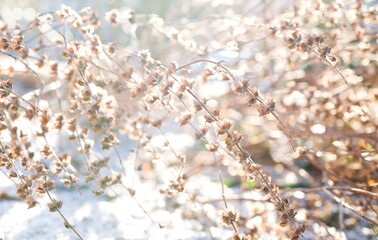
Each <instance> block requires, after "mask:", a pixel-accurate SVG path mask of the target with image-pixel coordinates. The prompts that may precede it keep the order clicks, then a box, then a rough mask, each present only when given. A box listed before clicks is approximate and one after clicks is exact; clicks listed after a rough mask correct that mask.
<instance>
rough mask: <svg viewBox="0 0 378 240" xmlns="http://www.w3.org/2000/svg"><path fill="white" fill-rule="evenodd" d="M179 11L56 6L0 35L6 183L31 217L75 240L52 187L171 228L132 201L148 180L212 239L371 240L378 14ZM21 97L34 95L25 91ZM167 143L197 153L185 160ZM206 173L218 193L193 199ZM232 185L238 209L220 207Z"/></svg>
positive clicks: (368, 8)
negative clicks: (358, 237)
mask: <svg viewBox="0 0 378 240" xmlns="http://www.w3.org/2000/svg"><path fill="white" fill-rule="evenodd" d="M211 3H213V5H212V7H208V8H203V6H208V5H209V4H211ZM181 4H182V5H181V6H180V7H179V6H177V8H179V9H180V11H174V12H172V13H170V14H171V15H170V21H169V20H164V19H163V18H161V17H159V16H157V15H145V14H139V13H138V12H136V11H135V10H130V9H129V10H122V11H121V10H111V11H109V12H108V13H106V14H105V16H98V14H97V13H96V12H95V11H93V10H91V9H89V8H85V9H83V10H80V11H74V10H73V9H72V8H70V7H68V6H62V8H61V9H59V10H58V11H56V12H50V13H42V14H40V15H38V17H37V18H35V19H34V20H33V21H31V22H29V23H28V24H26V25H20V26H18V25H17V26H14V27H8V25H7V23H6V22H1V23H0V38H1V39H0V49H1V50H0V56H1V57H2V59H6V61H8V62H10V63H11V64H10V65H9V66H8V67H6V68H5V67H4V66H2V68H1V83H0V98H1V99H0V111H1V117H0V131H1V139H0V150H1V152H0V154H1V155H0V156H1V157H0V169H1V171H2V172H3V173H4V174H6V175H7V176H8V178H9V179H11V180H12V181H13V182H14V184H15V187H16V188H17V194H18V197H19V198H20V199H22V200H25V201H26V203H27V204H28V207H29V208H33V207H35V206H36V205H38V204H39V203H38V198H39V197H41V196H44V195H47V196H48V198H49V199H50V203H48V208H49V210H50V212H57V213H58V214H59V215H60V216H61V218H62V219H63V223H64V226H65V227H66V228H68V229H70V230H71V231H72V232H73V233H74V234H75V235H76V236H77V238H79V239H84V238H85V237H84V236H82V235H81V234H80V233H79V231H78V230H77V228H76V227H75V225H76V224H72V223H70V221H69V219H67V218H66V217H65V215H64V212H65V209H64V202H62V201H60V200H59V199H55V198H54V196H53V195H52V194H51V192H53V191H54V190H55V189H56V187H57V185H62V186H64V187H66V188H73V189H76V190H77V191H78V192H80V189H81V188H82V187H83V186H90V187H91V188H92V190H93V193H94V196H103V195H106V194H110V193H111V194H113V195H115V196H118V197H124V196H128V197H131V198H133V199H134V200H135V201H136V203H137V204H138V206H139V207H140V208H141V210H142V211H143V212H144V213H145V215H146V217H148V218H149V219H150V220H151V221H152V222H153V223H156V225H157V226H159V227H160V228H164V227H165V224H164V221H161V220H160V219H157V218H156V217H155V216H154V213H153V211H149V210H146V209H145V207H144V206H143V204H142V203H141V202H140V199H139V198H138V193H139V192H141V191H144V187H143V183H144V182H148V181H149V180H150V179H154V181H155V182H156V183H157V184H159V188H158V189H156V193H159V194H161V196H163V197H164V199H165V200H166V201H167V204H168V202H171V201H175V200H177V199H178V197H179V196H185V197H186V202H185V204H183V203H182V202H181V203H180V202H179V201H177V202H176V205H175V206H176V207H177V208H183V209H185V208H186V207H187V206H186V205H193V204H194V205H196V206H199V207H200V208H202V211H203V213H198V212H197V213H193V214H197V215H196V216H195V217H194V218H196V219H198V221H200V222H201V223H202V224H203V229H210V228H211V227H214V226H215V227H216V228H229V229H232V231H233V233H232V236H230V237H231V238H232V239H269V238H272V237H278V238H279V239H283V238H291V239H311V238H317V239H327V238H334V239H336V238H340V239H342V237H343V236H346V234H347V230H350V229H352V230H354V231H357V232H359V234H362V232H363V233H364V234H365V235H366V236H367V237H370V238H371V239H373V237H374V235H376V231H377V227H378V221H377V220H376V219H377V215H378V212H377V211H378V208H377V197H378V195H377V192H378V154H377V146H378V145H377V143H378V135H377V132H378V130H377V128H378V115H377V112H378V106H377V99H378V90H377V89H378V88H377V83H378V82H377V81H376V80H377V79H378V77H377V76H378V65H377V59H376V56H377V50H378V47H377V46H378V45H377V41H378V38H377V36H378V34H377V28H376V25H377V22H378V21H377V15H378V14H377V13H378V8H377V6H376V5H374V4H371V3H370V2H368V1H357V2H356V3H353V4H346V3H345V4H344V3H338V2H337V3H333V2H332V1H299V2H297V1H295V2H294V3H293V6H291V7H288V6H283V5H282V6H281V5H280V4H277V6H276V7H275V8H270V5H269V4H268V3H265V2H264V1H261V2H260V3H259V4H257V5H256V4H255V3H251V2H249V1H240V4H241V5H242V6H245V10H243V11H241V9H239V8H233V7H232V6H230V5H227V4H225V3H220V4H218V5H217V4H215V1H214V2H213V1H209V2H207V1H205V2H204V3H190V1H189V2H185V3H181ZM256 8H257V9H259V10H261V13H258V14H254V15H253V16H252V15H251V14H250V13H251V10H252V9H256ZM194 12H198V13H199V14H200V15H201V16H205V17H203V18H195V17H193V16H192V15H193V13H194ZM218 12H224V13H227V14H225V15H223V16H219V15H218V14H217V13H218ZM121 28H122V29H123V30H125V29H126V30H125V31H124V34H125V36H123V37H122V39H123V40H124V41H119V40H118V39H116V38H115V39H113V40H114V41H105V40H103V39H105V36H103V35H102V34H101V30H102V29H114V31H118V30H119V29H121ZM136 29H138V32H136ZM125 39H126V40H125ZM125 43H126V44H125ZM235 56H236V57H235ZM189 59H191V60H189ZM25 82H29V85H30V86H33V87H32V88H33V89H31V90H30V91H28V92H22V91H24V90H17V89H19V86H21V85H22V84H23V83H25ZM16 85H17V87H15V86H16ZM172 133H174V134H184V135H185V136H187V138H189V139H191V141H189V142H190V144H189V143H188V144H185V146H184V147H181V148H179V147H177V146H176V143H177V142H175V140H172ZM174 134H173V135H174ZM51 138H59V139H60V140H59V143H58V144H56V143H53V142H52V141H51ZM130 142H133V143H134V145H133V146H134V147H133V150H132V151H131V153H130V155H129V156H128V157H127V158H125V157H124V156H123V154H122V153H121V149H124V148H126V144H130ZM65 145H67V146H65ZM109 156H112V157H109ZM209 170H210V172H216V173H217V174H218V175H217V176H218V178H219V180H218V185H219V195H217V196H212V198H211V199H209V198H208V196H203V195H201V191H200V189H198V187H197V188H196V187H195V186H196V185H195V182H196V181H197V180H196V179H201V177H203V176H208V177H209V178H211V177H213V176H212V175H211V176H209ZM136 179H137V180H138V183H136V182H137V181H136ZM230 179H231V184H230ZM232 183H236V188H238V189H239V191H238V192H239V194H236V193H235V194H232V195H231V194H229V193H228V191H226V189H230V188H232V187H231V185H232ZM251 196H253V197H251ZM257 197H260V198H259V199H258V198H257ZM235 202H239V205H238V204H234V203H235ZM208 204H211V205H212V206H213V207H214V209H216V211H217V217H218V219H213V218H212V217H211V216H209V215H207V214H206V212H205V210H203V209H205V206H206V205H208ZM242 206H247V208H243V207H242ZM338 206H339V207H338ZM245 209H249V211H246V210H245ZM274 209H275V210H274ZM182 218H183V219H184V220H185V219H186V216H185V215H183V216H182ZM207 219H210V221H208V220H207ZM255 219H259V220H258V221H255ZM346 220H348V221H346ZM259 223H260V224H259ZM77 224H78V225H80V223H77ZM221 224H223V225H224V226H222V225H221ZM361 229H364V230H363V231H362V232H361ZM211 237H212V236H209V238H211Z"/></svg>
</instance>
